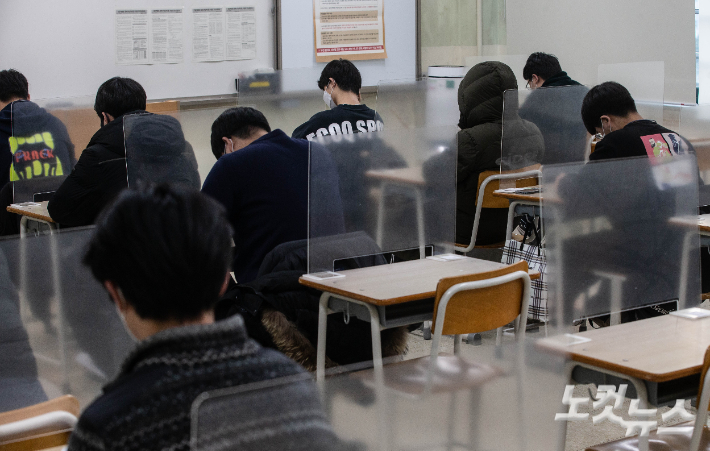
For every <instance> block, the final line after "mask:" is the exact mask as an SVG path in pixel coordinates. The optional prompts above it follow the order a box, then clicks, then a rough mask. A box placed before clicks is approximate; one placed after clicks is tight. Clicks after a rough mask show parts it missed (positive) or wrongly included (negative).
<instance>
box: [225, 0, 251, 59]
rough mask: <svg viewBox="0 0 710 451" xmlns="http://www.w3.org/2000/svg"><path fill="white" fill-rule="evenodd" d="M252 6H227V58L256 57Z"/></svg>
mask: <svg viewBox="0 0 710 451" xmlns="http://www.w3.org/2000/svg"><path fill="white" fill-rule="evenodd" d="M254 9H255V8H254V7H253V6H243V7H238V8H236V7H235V8H227V59H228V60H251V59H254V58H256V14H255V13H254Z"/></svg>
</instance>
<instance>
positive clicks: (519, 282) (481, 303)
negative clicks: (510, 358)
mask: <svg viewBox="0 0 710 451" xmlns="http://www.w3.org/2000/svg"><path fill="white" fill-rule="evenodd" d="M529 298H530V276H529V275H528V266H527V263H526V262H524V261H521V262H518V263H514V264H512V265H509V266H506V267H504V268H501V269H498V270H495V271H489V272H485V273H479V274H468V275H462V276H456V277H447V278H444V279H441V280H440V281H439V284H438V285H437V289H436V298H435V303H434V320H433V321H434V322H433V324H434V328H433V331H432V332H433V336H432V342H431V354H430V355H429V356H427V357H422V358H419V359H412V360H406V361H404V362H398V363H395V364H392V365H388V367H387V370H386V371H385V374H384V382H385V385H387V386H388V387H391V388H396V389H397V390H398V391H401V392H404V393H409V394H416V395H420V394H427V393H429V392H440V391H452V390H459V389H464V388H471V387H473V386H476V385H479V384H481V383H482V382H485V381H486V380H488V379H491V378H493V377H496V376H497V375H498V372H497V370H495V369H493V368H491V367H489V366H487V365H480V364H476V363H473V362H467V361H465V360H464V359H462V358H461V357H460V356H459V353H460V349H461V336H462V335H463V334H468V333H477V332H483V331H487V330H493V329H498V328H500V327H503V326H505V325H506V324H508V323H510V322H511V321H515V326H516V327H515V329H516V337H517V338H518V339H523V338H524V336H525V334H524V333H519V331H524V330H525V326H526V323H527V313H528V299H529ZM442 335H455V339H454V355H453V356H451V355H439V344H440V343H441V336H442ZM444 367H445V368H446V372H445V374H444V373H442V372H441V371H439V368H444ZM454 369H455V370H454ZM360 375H361V376H363V377H364V378H365V379H371V378H372V377H373V375H372V372H371V371H368V372H362V373H361V374H360Z"/></svg>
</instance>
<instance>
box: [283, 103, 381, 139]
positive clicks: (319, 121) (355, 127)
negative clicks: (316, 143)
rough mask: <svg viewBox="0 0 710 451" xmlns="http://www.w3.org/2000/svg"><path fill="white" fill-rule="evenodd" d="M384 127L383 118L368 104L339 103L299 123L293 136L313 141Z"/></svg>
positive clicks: (374, 130)
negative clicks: (318, 138)
mask: <svg viewBox="0 0 710 451" xmlns="http://www.w3.org/2000/svg"><path fill="white" fill-rule="evenodd" d="M383 129H384V123H383V122H382V118H381V117H380V115H379V114H377V113H376V112H375V110H373V109H371V108H368V107H367V105H338V106H336V107H335V108H333V109H332V110H326V111H321V112H320V113H316V114H314V115H313V116H312V117H311V118H310V119H308V121H307V122H304V123H303V124H301V125H299V126H298V128H296V130H294V132H293V134H292V135H291V137H292V138H296V139H301V138H306V139H308V140H309V141H311V140H313V139H315V138H317V137H319V136H328V135H341V134H342V135H349V134H352V133H369V132H376V131H382V130H383Z"/></svg>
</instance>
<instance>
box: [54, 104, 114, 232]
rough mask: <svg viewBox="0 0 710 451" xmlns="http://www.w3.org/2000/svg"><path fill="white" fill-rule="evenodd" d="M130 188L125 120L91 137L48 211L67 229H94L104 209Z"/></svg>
mask: <svg viewBox="0 0 710 451" xmlns="http://www.w3.org/2000/svg"><path fill="white" fill-rule="evenodd" d="M127 186H128V181H127V179H126V151H125V148H124V144H123V116H121V117H118V118H116V119H115V120H113V121H111V122H109V123H108V124H106V125H105V126H104V127H102V128H101V129H99V131H97V132H96V133H95V134H94V136H92V137H91V140H90V141H89V145H88V146H87V148H86V149H84V151H83V152H82V153H81V156H80V157H79V161H77V163H76V166H74V170H73V171H72V172H71V174H70V175H69V177H67V179H66V180H65V181H64V183H62V186H60V187H59V189H58V190H57V192H56V193H55V194H54V197H52V199H51V200H50V201H49V204H48V205H47V210H48V211H49V215H50V216H51V217H52V219H53V220H54V221H55V222H58V223H60V224H61V225H63V226H71V227H74V226H83V225H90V224H93V223H94V221H95V220H96V217H97V216H98V214H99V212H101V210H102V209H103V207H104V206H105V205H107V204H108V203H109V202H110V201H111V200H113V198H114V197H116V195H117V194H118V193H119V191H121V190H122V189H124V188H126V187H127Z"/></svg>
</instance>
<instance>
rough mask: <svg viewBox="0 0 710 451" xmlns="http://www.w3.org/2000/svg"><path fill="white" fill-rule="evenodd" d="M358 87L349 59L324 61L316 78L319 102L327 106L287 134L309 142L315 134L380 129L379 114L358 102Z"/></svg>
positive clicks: (357, 74)
mask: <svg viewBox="0 0 710 451" xmlns="http://www.w3.org/2000/svg"><path fill="white" fill-rule="evenodd" d="M361 87H362V77H361V76H360V71H359V70H358V69H357V67H355V65H354V64H353V63H352V62H350V61H348V60H346V59H342V58H341V59H337V60H333V61H331V62H329V63H328V64H326V66H325V67H324V68H323V71H322V72H321V75H320V79H319V80H318V89H322V90H323V101H324V102H325V104H326V107H327V108H328V109H327V110H326V111H321V112H320V113H317V114H315V115H313V116H312V117H311V118H310V119H309V120H308V121H307V122H305V123H303V124H301V125H300V126H299V127H298V128H296V130H294V132H293V134H292V135H291V136H292V137H293V138H306V139H308V140H309V141H311V140H313V139H315V138H316V137H318V136H328V135H349V134H352V133H370V132H376V131H381V130H383V129H384V122H383V121H382V118H381V117H380V115H379V114H377V113H376V112H375V110H372V109H370V108H368V107H367V105H365V104H360V88H361Z"/></svg>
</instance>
